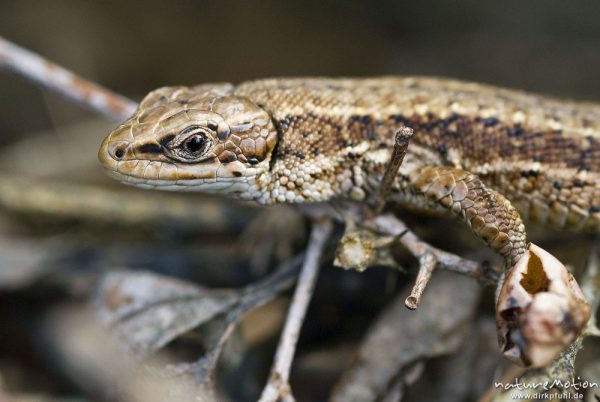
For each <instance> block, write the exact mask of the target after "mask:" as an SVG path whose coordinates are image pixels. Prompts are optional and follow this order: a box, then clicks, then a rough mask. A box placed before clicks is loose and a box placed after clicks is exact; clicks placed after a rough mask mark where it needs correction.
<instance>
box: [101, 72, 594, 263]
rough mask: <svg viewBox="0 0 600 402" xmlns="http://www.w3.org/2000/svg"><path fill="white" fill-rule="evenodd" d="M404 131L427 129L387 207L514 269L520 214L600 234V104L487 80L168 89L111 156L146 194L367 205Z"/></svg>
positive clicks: (107, 158)
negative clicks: (447, 221)
mask: <svg viewBox="0 0 600 402" xmlns="http://www.w3.org/2000/svg"><path fill="white" fill-rule="evenodd" d="M403 126H406V127H410V128H412V129H413V130H414V135H413V137H412V139H411V142H410V145H409V146H408V150H407V154H406V157H405V159H404V162H403V164H402V166H401V167H400V171H399V173H398V175H397V177H396V180H395V182H394V184H393V186H392V189H391V191H390V192H389V195H388V201H391V202H395V203H398V204H400V205H402V206H404V207H407V208H412V209H416V210H420V211H426V212H441V211H448V212H451V213H454V214H455V215H457V216H458V217H459V218H460V219H461V220H463V221H464V222H466V223H467V225H469V226H470V227H471V228H472V231H473V232H474V234H475V235H476V236H478V237H480V238H482V239H483V240H484V241H485V242H486V243H487V244H488V245H490V246H491V247H492V248H493V249H495V250H496V251H497V252H498V253H500V254H501V255H502V256H504V258H505V261H506V264H507V266H512V265H514V263H515V262H516V260H518V258H519V256H520V255H521V254H522V253H523V252H524V249H525V229H524V226H523V224H522V222H521V218H520V215H522V216H523V217H525V218H527V219H529V220H532V221H537V222H541V223H544V224H548V225H551V226H554V227H556V228H559V229H567V230H574V231H586V232H591V233H600V106H599V105H594V104H584V103H575V102H569V101H561V100H555V99H549V98H544V97H540V96H535V95H530V94H527V93H524V92H519V91H513V90H507V89H500V88H496V87H492V86H487V85H479V84H473V83H465V82H460V81H453V80H445V79H436V78H415V77H407V78H394V77H383V78H371V79H324V78H304V79H302V78H299V79H268V80H257V81H250V82H246V83H242V84H240V85H238V86H233V85H231V84H212V85H201V86H197V87H166V88H161V89H158V90H156V91H153V92H151V93H150V94H149V95H148V96H147V97H146V98H145V99H144V100H143V101H142V103H141V104H140V106H139V108H138V110H137V111H136V113H135V114H134V115H133V116H132V117H131V118H130V119H128V120H127V121H126V122H124V123H123V124H122V125H121V126H120V127H118V128H117V129H116V130H115V131H113V132H112V133H111V134H110V135H109V136H108V137H107V138H106V140H105V141H104V143H103V145H102V147H101V149H100V153H99V157H100V160H101V161H102V163H103V164H104V166H105V167H106V168H107V169H108V170H109V171H110V172H111V173H112V174H113V175H114V176H115V177H116V178H117V179H119V180H121V181H123V182H125V183H128V184H133V185H137V186H140V187H145V188H156V189H166V190H185V191H203V192H212V193H223V194H228V195H231V196H235V197H238V198H242V199H253V200H256V201H258V202H260V203H263V204H271V203H278V202H294V203H297V202H327V201H331V200H334V199H337V198H344V199H351V200H354V201H357V202H361V201H364V200H365V199H366V198H367V197H368V196H369V195H370V194H372V193H373V192H374V191H376V190H377V187H378V184H379V182H380V180H381V178H382V176H383V174H384V172H385V167H386V165H387V163H388V162H389V158H390V154H391V151H392V147H393V143H394V135H395V133H396V132H397V131H398V130H399V129H400V128H401V127H403ZM509 200H510V201H509ZM517 211H518V212H517ZM519 213H520V214H519Z"/></svg>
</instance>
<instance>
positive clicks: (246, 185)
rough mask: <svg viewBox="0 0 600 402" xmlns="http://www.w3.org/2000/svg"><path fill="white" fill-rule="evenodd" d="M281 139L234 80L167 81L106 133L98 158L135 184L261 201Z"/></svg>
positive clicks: (128, 181) (126, 181) (258, 108)
mask: <svg viewBox="0 0 600 402" xmlns="http://www.w3.org/2000/svg"><path fill="white" fill-rule="evenodd" d="M276 142H277V131H276V129H275V126H274V125H273V123H272V121H271V118H270V116H269V114H268V113H267V112H265V111H264V110H263V109H262V108H261V107H259V106H258V105H256V104H255V103H253V102H251V101H250V100H248V99H247V98H244V97H240V96H236V95H234V94H233V87H232V86H231V85H230V84H214V85H202V86H196V87H165V88H160V89H157V90H155V91H153V92H151V93H150V94H148V95H147V96H146V98H144V100H143V101H142V102H141V103H140V105H139V106H138V109H137V110H136V112H135V113H134V114H133V116H131V117H130V118H129V119H128V120H127V121H125V122H124V123H123V124H121V125H120V126H119V127H117V128H116V129H115V130H114V131H113V132H111V133H110V134H109V135H108V136H107V137H106V139H105V140H104V142H103V143H102V146H101V147H100V151H99V153H98V157H99V159H100V162H101V163H102V164H103V165H104V167H105V168H106V169H107V171H108V172H109V173H110V174H111V175H112V176H113V177H115V178H116V179H117V180H119V181H121V182H123V183H126V184H130V185H134V186H137V187H142V188H155V189H162V190H172V191H201V192H207V193H220V194H231V195H237V196H238V197H240V198H244V199H259V198H260V197H261V196H262V195H263V194H262V193H263V192H262V191H260V190H259V188H261V186H259V185H258V183H259V182H260V180H261V176H262V175H264V174H265V173H268V171H269V163H270V159H271V155H272V152H273V149H274V147H275V144H276Z"/></svg>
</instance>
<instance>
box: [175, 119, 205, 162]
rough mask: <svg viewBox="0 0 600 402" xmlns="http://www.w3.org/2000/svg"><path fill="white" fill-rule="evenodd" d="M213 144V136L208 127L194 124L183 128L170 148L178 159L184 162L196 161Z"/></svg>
mask: <svg viewBox="0 0 600 402" xmlns="http://www.w3.org/2000/svg"><path fill="white" fill-rule="evenodd" d="M211 145H212V136H211V135H210V134H209V133H207V132H206V129H204V128H202V127H198V126H194V127H188V128H186V129H185V130H183V131H182V132H181V134H179V138H177V139H176V140H175V141H174V144H173V145H172V146H171V147H169V148H170V149H171V154H172V156H173V157H175V158H176V159H179V160H181V161H182V162H196V161H198V160H199V159H201V158H202V157H203V156H204V155H205V154H206V153H207V152H208V151H209V150H210V148H211Z"/></svg>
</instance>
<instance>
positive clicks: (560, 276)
mask: <svg viewBox="0 0 600 402" xmlns="http://www.w3.org/2000/svg"><path fill="white" fill-rule="evenodd" d="M589 317H590V307H589V305H588V304H587V302H586V300H585V297H584V296H583V293H582V292H581V289H580V288H579V285H578V284H577V282H576V281H575V278H573V275H571V273H570V272H569V271H568V270H567V268H566V267H565V266H564V265H563V264H562V263H561V262H560V261H559V260H557V259H556V258H555V257H554V256H552V255H551V254H550V253H548V252H547V251H545V250H544V249H542V248H540V247H538V246H536V245H534V244H531V243H530V244H529V245H528V246H527V251H526V253H525V254H524V255H523V257H521V259H520V260H519V261H518V262H517V263H516V264H515V266H514V267H513V268H512V269H511V271H510V272H509V273H508V275H507V276H506V280H505V281H504V283H503V284H502V287H501V289H500V293H499V297H498V301H497V305H496V322H497V325H498V339H499V342H500V348H501V350H502V352H503V353H504V355H505V357H507V358H508V359H509V360H512V361H514V362H516V363H518V364H521V365H525V366H529V367H542V366H545V365H547V364H549V363H551V362H552V360H553V359H554V358H556V356H557V355H558V354H559V353H560V351H561V350H562V349H563V348H564V347H565V346H567V345H568V344H570V343H571V342H573V341H574V340H575V339H576V338H577V337H578V336H579V334H580V333H581V331H582V329H583V327H584V326H585V324H586V323H587V321H588V319H589Z"/></svg>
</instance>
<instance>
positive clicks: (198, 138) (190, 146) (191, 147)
mask: <svg viewBox="0 0 600 402" xmlns="http://www.w3.org/2000/svg"><path fill="white" fill-rule="evenodd" d="M205 146H206V138H205V137H204V136H203V135H200V134H194V135H192V136H191V137H189V138H188V139H187V140H185V141H184V142H183V147H184V148H185V150H186V151H188V152H189V153H190V154H197V153H199V152H200V151H202V150H203V149H204V148H205Z"/></svg>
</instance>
